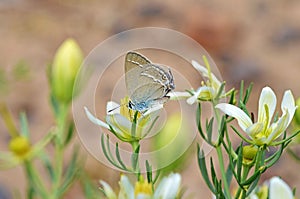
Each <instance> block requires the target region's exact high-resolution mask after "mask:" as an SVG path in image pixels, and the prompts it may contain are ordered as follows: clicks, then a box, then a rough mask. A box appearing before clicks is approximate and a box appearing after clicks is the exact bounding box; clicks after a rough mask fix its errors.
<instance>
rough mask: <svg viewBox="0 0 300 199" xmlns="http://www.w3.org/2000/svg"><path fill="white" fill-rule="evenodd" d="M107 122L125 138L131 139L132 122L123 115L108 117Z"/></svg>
mask: <svg viewBox="0 0 300 199" xmlns="http://www.w3.org/2000/svg"><path fill="white" fill-rule="evenodd" d="M106 122H107V123H108V124H109V125H110V126H112V127H113V129H114V130H115V131H116V133H117V134H118V135H120V136H122V137H124V138H126V137H127V138H128V137H130V129H131V125H132V124H131V122H130V121H129V120H128V119H127V118H126V117H124V116H123V115H121V114H114V115H107V116H106Z"/></svg>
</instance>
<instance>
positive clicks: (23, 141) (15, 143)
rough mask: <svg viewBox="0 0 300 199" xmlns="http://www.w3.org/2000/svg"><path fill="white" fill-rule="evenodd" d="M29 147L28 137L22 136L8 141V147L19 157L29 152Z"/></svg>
mask: <svg viewBox="0 0 300 199" xmlns="http://www.w3.org/2000/svg"><path fill="white" fill-rule="evenodd" d="M30 148H31V147H30V143H29V141H28V139H27V138H25V137H22V136H18V137H15V138H12V140H11V141H10V142H9V149H10V150H11V151H12V152H13V153H14V154H15V155H17V156H19V157H23V156H25V155H26V154H27V153H28V152H29V150H30Z"/></svg>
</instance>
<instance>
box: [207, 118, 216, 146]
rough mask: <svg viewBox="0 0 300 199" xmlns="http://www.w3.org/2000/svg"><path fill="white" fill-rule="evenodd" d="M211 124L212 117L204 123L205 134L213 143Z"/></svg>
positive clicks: (212, 122)
mask: <svg viewBox="0 0 300 199" xmlns="http://www.w3.org/2000/svg"><path fill="white" fill-rule="evenodd" d="M213 124H214V118H211V119H210V120H209V122H208V123H207V124H206V134H207V139H208V142H209V143H213V141H212V133H213Z"/></svg>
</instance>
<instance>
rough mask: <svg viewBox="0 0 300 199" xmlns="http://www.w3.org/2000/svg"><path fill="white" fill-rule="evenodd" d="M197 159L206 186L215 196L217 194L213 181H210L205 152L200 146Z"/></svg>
mask: <svg viewBox="0 0 300 199" xmlns="http://www.w3.org/2000/svg"><path fill="white" fill-rule="evenodd" d="M197 158H198V165H199V168H200V172H201V174H202V177H203V179H204V181H205V183H206V185H207V186H208V188H209V189H210V190H211V191H212V192H213V193H214V194H216V189H215V187H214V186H213V185H212V184H211V181H210V179H209V176H208V173H207V168H206V163H205V156H204V152H203V151H202V150H201V149H200V146H199V144H198V145H197Z"/></svg>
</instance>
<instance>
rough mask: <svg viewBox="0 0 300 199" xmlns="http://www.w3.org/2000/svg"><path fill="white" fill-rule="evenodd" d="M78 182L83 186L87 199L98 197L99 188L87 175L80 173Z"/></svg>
mask: <svg viewBox="0 0 300 199" xmlns="http://www.w3.org/2000/svg"><path fill="white" fill-rule="evenodd" d="M80 182H81V185H82V187H83V192H84V195H85V198H87V199H97V198H99V194H100V191H99V188H98V187H97V186H95V184H94V183H93V182H92V180H91V179H90V178H89V177H88V176H86V175H83V174H82V175H81V176H80Z"/></svg>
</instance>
